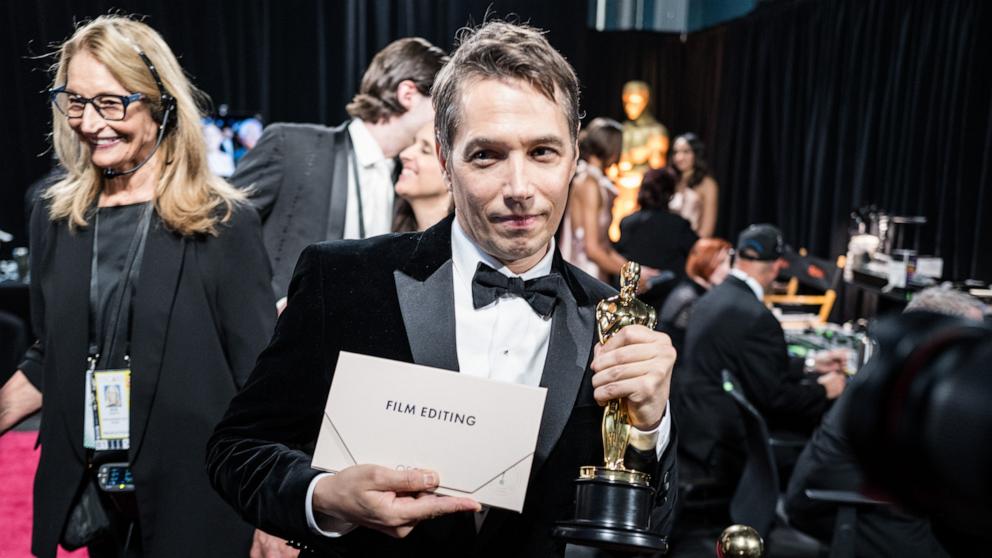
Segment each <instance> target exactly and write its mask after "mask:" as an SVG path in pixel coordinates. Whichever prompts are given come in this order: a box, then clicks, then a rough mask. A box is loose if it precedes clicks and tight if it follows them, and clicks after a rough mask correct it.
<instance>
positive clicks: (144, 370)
mask: <svg viewBox="0 0 992 558" xmlns="http://www.w3.org/2000/svg"><path fill="white" fill-rule="evenodd" d="M47 209H48V208H47V207H46V206H45V205H43V204H39V205H38V206H37V207H36V208H35V211H34V212H33V214H32V218H31V270H32V272H31V273H32V277H33V281H32V284H31V312H32V320H33V321H34V329H35V335H36V337H37V342H36V343H35V345H34V347H32V349H31V350H30V351H29V352H28V355H27V356H26V359H25V362H24V363H22V369H23V370H24V372H25V374H26V375H27V376H28V378H29V379H31V381H32V382H33V383H34V384H35V385H36V386H38V387H39V388H42V389H43V393H44V404H43V413H42V420H41V430H40V432H39V443H40V445H41V459H40V463H39V465H38V474H37V477H36V480H35V488H34V518H35V519H34V532H33V534H32V543H31V547H32V552H33V553H34V554H35V555H37V556H39V557H54V556H55V552H56V544H57V542H58V540H59V537H60V535H61V532H62V529H63V526H64V524H65V521H66V518H67V516H68V513H69V511H70V506H71V504H72V502H73V499H74V497H75V495H76V492H77V490H78V488H79V487H80V483H81V481H82V478H83V474H84V471H85V469H86V467H87V465H86V460H85V451H84V449H83V423H82V418H83V390H84V373H85V367H86V357H87V345H88V327H89V314H88V312H89V284H90V257H91V254H92V251H93V233H92V228H91V227H87V228H78V229H76V230H75V231H70V230H69V227H68V226H67V224H66V222H65V221H55V222H53V221H51V220H50V219H49V217H48V211H47ZM264 250H265V249H264V247H263V244H262V233H261V224H260V222H259V218H258V215H257V213H256V212H255V210H254V209H252V208H251V207H248V206H245V207H241V208H238V209H236V210H235V212H234V215H233V216H232V218H231V220H230V221H229V222H228V223H226V224H223V225H221V226H220V231H219V235H218V236H216V237H214V236H207V235H199V236H181V235H179V234H176V233H174V232H171V231H170V230H168V229H167V228H166V227H165V226H164V225H163V223H162V222H161V221H160V220H159V219H158V217H157V216H156V217H154V218H153V220H152V226H151V229H150V230H149V233H148V239H147V241H146V247H145V253H144V258H143V260H142V263H141V269H140V275H139V277H138V282H137V286H136V290H135V296H134V302H133V306H132V312H133V314H132V315H133V322H132V324H133V325H132V331H133V332H132V337H131V351H130V352H131V365H132V366H131V368H132V379H131V422H130V424H131V448H130V450H129V452H128V453H129V458H130V463H131V464H132V470H133V474H134V479H135V485H136V495H137V500H138V508H139V516H140V522H141V534H142V544H143V549H144V554H145V556H148V557H158V556H161V557H174V556H211V557H214V556H237V557H239V558H243V557H245V556H247V555H248V550H249V547H250V544H251V534H252V528H251V527H250V526H249V525H248V524H247V523H244V522H243V521H242V520H241V519H239V518H238V516H237V515H236V514H235V513H234V511H233V510H231V509H230V508H229V507H228V506H227V505H226V504H225V503H224V502H223V501H222V500H221V499H220V497H219V496H217V494H216V493H215V492H214V491H213V489H212V488H211V487H210V484H209V482H208V481H207V475H206V472H205V469H204V462H205V447H206V443H207V438H208V437H209V435H210V433H211V431H212V430H213V427H214V425H215V424H216V423H217V422H218V421H219V420H220V418H221V416H222V415H223V413H224V410H225V409H226V408H227V405H228V402H229V401H230V399H231V398H232V397H233V396H234V394H235V393H236V392H237V390H238V389H239V388H240V387H241V385H242V384H243V383H244V382H245V380H246V379H247V377H248V375H249V373H250V372H251V370H252V368H253V366H254V363H255V357H256V356H257V354H258V353H259V352H260V351H261V350H262V348H264V347H265V345H266V343H267V342H268V340H269V337H270V335H271V333H272V329H273V325H274V322H275V300H274V297H273V294H272V288H271V286H270V280H271V272H270V269H269V262H268V258H267V257H266V255H265V251H264Z"/></svg>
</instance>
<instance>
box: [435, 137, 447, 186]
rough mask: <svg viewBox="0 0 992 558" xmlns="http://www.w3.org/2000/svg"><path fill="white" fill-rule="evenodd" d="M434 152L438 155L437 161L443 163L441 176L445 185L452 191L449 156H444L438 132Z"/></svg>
mask: <svg viewBox="0 0 992 558" xmlns="http://www.w3.org/2000/svg"><path fill="white" fill-rule="evenodd" d="M434 154H435V155H437V162H438V164H439V165H441V178H442V179H443V180H444V185H445V186H447V187H448V192H451V174H450V173H449V172H448V158H447V157H445V156H444V151H443V150H442V149H441V140H439V139H438V137H437V134H436V133H435V134H434Z"/></svg>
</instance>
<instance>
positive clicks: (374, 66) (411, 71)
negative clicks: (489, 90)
mask: <svg viewBox="0 0 992 558" xmlns="http://www.w3.org/2000/svg"><path fill="white" fill-rule="evenodd" d="M447 61H448V56H447V55H446V54H445V53H444V51H443V50H441V49H439V48H438V47H436V46H434V45H432V44H431V43H430V42H428V41H427V40H426V39H421V38H420V37H407V38H405V39H399V40H396V41H393V42H391V43H389V44H388V45H386V48H384V49H382V50H380V51H379V52H378V53H376V55H375V56H374V57H373V58H372V63H371V64H369V67H368V69H366V70H365V75H363V76H362V83H361V85H360V86H359V89H358V93H357V94H356V95H355V97H354V98H353V99H352V100H351V102H350V103H348V106H347V107H346V110H347V111H348V114H350V115H351V116H353V117H355V118H359V119H361V120H364V121H365V122H373V123H375V122H380V121H382V120H386V119H388V118H390V117H392V116H396V115H398V114H403V113H404V112H406V109H405V108H403V105H401V104H400V101H399V99H398V98H396V88H397V87H399V85H400V83H401V82H403V81H406V80H410V81H412V82H413V83H414V84H415V85H416V86H417V91H419V92H420V93H421V94H422V95H430V94H431V87H432V86H433V85H434V76H435V75H437V72H438V70H440V69H441V67H442V66H444V64H445V62H447Z"/></svg>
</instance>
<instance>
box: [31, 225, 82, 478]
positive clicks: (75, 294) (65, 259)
mask: <svg viewBox="0 0 992 558" xmlns="http://www.w3.org/2000/svg"><path fill="white" fill-rule="evenodd" d="M50 226H53V227H55V228H56V231H55V234H54V236H55V238H56V239H57V240H56V245H55V252H54V258H53V259H52V273H51V274H45V275H42V274H41V273H38V274H36V276H37V278H38V279H39V280H41V281H42V282H43V288H44V283H46V282H47V277H50V278H51V288H50V289H47V288H46V289H45V292H46V294H50V295H51V294H54V295H57V298H53V297H49V299H48V303H47V304H46V306H47V308H48V312H47V315H48V316H47V319H48V320H50V323H48V326H47V327H48V329H49V330H52V331H58V335H59V337H58V339H54V340H53V342H52V343H50V347H48V348H46V351H48V354H46V356H45V358H46V359H49V358H53V359H54V361H55V362H52V363H48V366H47V368H48V369H49V370H56V371H58V374H59V376H58V381H57V382H49V383H45V385H44V390H45V397H46V398H47V397H53V398H56V399H58V400H59V401H60V402H61V404H60V405H57V406H54V407H55V408H61V409H63V411H62V418H63V420H64V421H65V426H66V431H67V432H68V433H69V439H70V442H71V443H70V445H71V446H72V449H73V451H75V452H76V455H77V456H78V457H79V459H80V461H83V460H84V459H83V453H82V448H83V412H84V410H83V403H84V396H85V393H84V392H85V389H86V365H87V363H86V357H87V352H88V350H89V331H90V320H89V316H90V296H89V293H90V291H89V289H90V264H91V260H92V257H93V229H92V227H87V228H84V229H78V230H76V231H75V232H70V231H69V228H68V227H67V226H66V225H65V223H64V222H61V221H60V222H58V223H56V224H53V225H50ZM46 276H47V277H46ZM53 383H54V385H52V384H53Z"/></svg>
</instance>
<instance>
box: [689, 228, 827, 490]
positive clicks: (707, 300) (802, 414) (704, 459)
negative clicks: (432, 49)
mask: <svg viewBox="0 0 992 558" xmlns="http://www.w3.org/2000/svg"><path fill="white" fill-rule="evenodd" d="M785 252H786V248H785V243H784V242H783V240H782V233H781V232H779V230H778V229H777V228H775V227H774V226H772V225H767V224H762V225H752V226H750V227H748V228H747V229H746V230H744V232H742V233H741V235H740V237H739V239H738V242H737V260H736V261H735V262H734V268H733V269H732V270H731V272H730V275H729V276H728V277H727V279H726V280H724V282H723V283H721V284H720V285H717V286H716V287H714V288H713V289H712V290H710V292H708V293H706V294H705V295H704V296H703V297H702V298H700V299H699V301H697V302H696V306H695V310H694V311H693V315H692V319H691V320H690V321H689V326H688V328H687V329H686V339H685V354H684V361H683V362H684V373H683V374H684V375H683V377H682V378H681V379H680V386H682V387H680V388H679V390H678V393H676V400H675V405H674V406H675V410H676V412H677V413H679V416H680V417H685V420H684V421H683V423H682V424H681V426H682V432H683V437H684V438H685V440H686V443H684V444H682V447H681V448H680V449H679V458H680V463H681V465H682V468H683V471H684V474H685V477H687V478H696V479H698V478H706V479H709V480H710V481H713V482H715V484H718V485H721V486H724V487H726V488H728V489H732V488H733V487H734V486H736V484H737V480H738V479H739V477H740V474H741V472H742V471H743V468H744V461H745V459H746V450H745V443H744V440H745V435H744V423H743V421H742V419H741V417H740V414H739V411H738V409H737V405H736V403H735V402H734V401H733V399H731V398H730V397H729V396H727V394H726V393H724V391H723V387H722V384H723V380H722V379H721V371H723V370H728V371H730V372H732V373H733V374H734V375H735V376H736V377H737V378H738V380H739V381H740V382H741V387H742V388H743V391H744V394H745V395H746V396H747V398H748V400H750V401H751V403H752V404H753V405H754V406H755V407H757V409H758V410H759V411H760V412H761V413H762V415H763V416H764V418H765V420H767V421H768V423H769V428H771V429H773V430H791V431H799V432H806V433H808V432H810V431H812V429H813V428H814V427H815V426H816V424H817V423H818V422H819V420H820V416H821V415H822V414H823V413H824V411H826V409H827V407H828V404H829V402H830V400H832V399H835V398H836V397H837V396H839V395H840V394H841V392H842V391H843V390H844V385H845V377H844V374H843V368H842V367H843V364H844V363H843V362H842V360H841V359H840V358H838V355H836V354H835V353H827V354H825V355H823V356H821V357H819V358H817V359H816V360H815V362H813V363H811V364H812V366H810V368H811V369H812V370H810V372H814V371H815V372H819V375H815V376H814V375H807V374H804V373H803V366H802V364H803V362H802V361H799V360H798V359H795V360H793V361H792V362H790V358H789V355H788V352H787V350H786V344H785V336H784V334H783V332H782V326H781V325H780V324H779V322H778V320H777V319H776V318H775V316H774V315H773V314H772V313H771V312H770V311H769V310H768V308H766V307H765V305H764V304H763V303H762V299H763V297H764V291H765V289H767V288H768V287H770V286H771V284H772V281H774V280H775V278H776V277H777V276H778V274H779V271H781V270H782V268H783V267H785V266H786V265H787V263H786V260H785V258H784V256H785Z"/></svg>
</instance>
